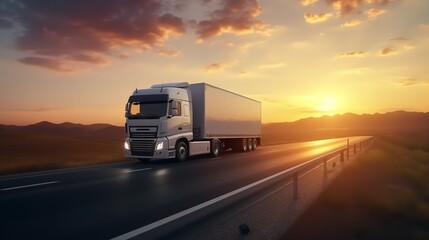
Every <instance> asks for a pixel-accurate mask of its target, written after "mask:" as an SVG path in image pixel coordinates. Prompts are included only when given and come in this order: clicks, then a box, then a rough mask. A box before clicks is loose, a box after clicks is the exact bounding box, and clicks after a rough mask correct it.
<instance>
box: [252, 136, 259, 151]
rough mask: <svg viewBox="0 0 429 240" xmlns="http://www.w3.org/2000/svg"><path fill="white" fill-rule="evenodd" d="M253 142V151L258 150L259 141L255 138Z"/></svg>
mask: <svg viewBox="0 0 429 240" xmlns="http://www.w3.org/2000/svg"><path fill="white" fill-rule="evenodd" d="M252 142H253V146H252V150H253V151H255V150H256V148H257V147H258V140H257V139H256V138H254V139H252Z"/></svg>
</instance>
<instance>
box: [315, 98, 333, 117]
mask: <svg viewBox="0 0 429 240" xmlns="http://www.w3.org/2000/svg"><path fill="white" fill-rule="evenodd" d="M336 106H337V100H336V99H335V98H332V97H326V98H322V99H321V100H320V102H319V103H318V105H316V106H315V107H314V108H315V109H316V110H317V111H320V112H326V113H332V112H334V111H335V109H336Z"/></svg>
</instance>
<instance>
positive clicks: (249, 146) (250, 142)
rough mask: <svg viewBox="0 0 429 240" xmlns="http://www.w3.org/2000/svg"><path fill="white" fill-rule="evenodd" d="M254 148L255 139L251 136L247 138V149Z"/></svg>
mask: <svg viewBox="0 0 429 240" xmlns="http://www.w3.org/2000/svg"><path fill="white" fill-rule="evenodd" d="M252 150H253V141H252V139H251V138H248V139H247V151H249V152H250V151H252Z"/></svg>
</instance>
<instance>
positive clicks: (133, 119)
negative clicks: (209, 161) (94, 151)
mask: <svg viewBox="0 0 429 240" xmlns="http://www.w3.org/2000/svg"><path fill="white" fill-rule="evenodd" d="M125 110H126V124H125V127H126V132H127V139H126V140H125V156H126V157H134V158H139V159H141V160H144V159H165V158H176V159H177V160H180V161H182V160H185V159H186V158H187V157H188V156H192V155H198V154H207V153H211V154H212V155H213V156H216V157H217V156H220V155H221V153H222V152H223V151H224V150H227V149H230V148H232V149H233V150H236V151H242V152H246V151H252V150H256V148H257V146H258V145H260V139H261V103H260V102H258V101H256V100H253V99H250V98H247V97H244V96H241V95H238V94H236V93H232V92H230V91H227V90H224V89H221V88H217V87H214V86H212V85H209V84H206V83H197V84H191V85H189V84H188V83H167V84H158V85H154V86H152V87H151V88H150V89H141V90H136V91H135V92H134V93H133V95H131V96H130V98H129V100H128V103H127V105H126V108H125Z"/></svg>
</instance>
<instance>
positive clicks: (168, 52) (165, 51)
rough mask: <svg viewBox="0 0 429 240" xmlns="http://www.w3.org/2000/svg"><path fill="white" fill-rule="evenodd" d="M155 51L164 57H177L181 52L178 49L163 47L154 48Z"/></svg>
mask: <svg viewBox="0 0 429 240" xmlns="http://www.w3.org/2000/svg"><path fill="white" fill-rule="evenodd" d="M156 52H157V53H158V54H159V55H161V56H164V57H177V56H180V54H181V52H180V51H176V50H172V49H164V48H159V49H157V50H156Z"/></svg>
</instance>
